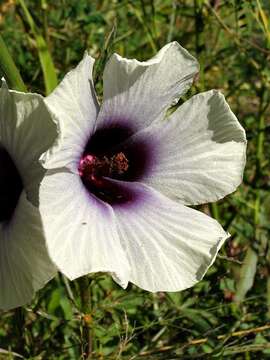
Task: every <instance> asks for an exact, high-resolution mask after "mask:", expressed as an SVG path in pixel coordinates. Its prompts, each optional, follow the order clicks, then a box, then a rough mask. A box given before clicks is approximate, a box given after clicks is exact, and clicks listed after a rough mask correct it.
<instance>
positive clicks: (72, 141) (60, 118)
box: [42, 53, 99, 169]
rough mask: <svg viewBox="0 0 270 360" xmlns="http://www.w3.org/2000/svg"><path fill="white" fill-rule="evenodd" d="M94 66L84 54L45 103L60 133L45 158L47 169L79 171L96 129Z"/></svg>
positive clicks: (96, 108)
mask: <svg viewBox="0 0 270 360" xmlns="http://www.w3.org/2000/svg"><path fill="white" fill-rule="evenodd" d="M93 64H94V59H93V58H91V57H90V56H89V55H88V54H87V53H85V55H84V58H83V60H82V61H81V62H80V63H79V65H78V66H77V67H76V68H75V69H73V70H71V71H70V72H69V73H68V74H67V75H66V76H65V78H64V79H63V81H62V82H61V83H60V85H59V86H58V87H57V88H56V89H55V90H54V92H53V93H52V94H51V95H50V96H49V97H47V98H46V100H45V102H46V104H47V105H48V108H49V109H50V111H51V113H52V116H53V119H54V121H55V123H56V124H57V127H58V128H59V130H60V137H59V139H58V141H57V142H56V144H55V145H54V147H52V148H51V149H50V151H48V152H47V153H46V155H45V156H43V157H42V163H43V165H44V167H46V168H57V167H62V166H69V167H70V168H73V169H74V168H76V165H77V162H76V160H77V161H79V158H80V155H81V152H82V151H83V147H84V146H85V142H86V141H87V139H88V138H89V136H90V134H91V132H92V130H93V128H94V126H95V123H96V117H97V113H98V109H99V106H98V103H97V99H96V95H95V91H94V87H93V82H92V68H93Z"/></svg>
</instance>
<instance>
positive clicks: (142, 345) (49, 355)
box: [0, 0, 270, 360]
mask: <svg viewBox="0 0 270 360" xmlns="http://www.w3.org/2000/svg"><path fill="white" fill-rule="evenodd" d="M269 16H270V3H269V1H268V0H265V1H263V0H227V1H226V0H220V1H219V0H214V1H210V0H194V1H193V0H152V1H151V0H134V1H126V0H122V1H120V0H118V1H117V0H92V1H87V0H17V1H15V0H1V1H0V30H1V34H2V37H3V39H4V41H5V43H6V46H7V48H8V50H9V51H10V53H11V55H12V57H13V59H14V61H15V62H16V65H17V67H18V68H19V70H20V73H21V76H22V78H23V80H24V82H25V84H26V86H27V89H28V90H29V91H34V92H39V93H43V94H44V95H45V94H47V93H49V92H50V91H51V90H52V89H53V88H54V87H55V85H56V84H57V82H58V81H59V80H60V79H61V78H62V77H63V76H64V74H65V73H66V72H67V71H68V70H69V69H71V68H72V67H74V66H75V65H76V64H77V63H78V62H79V61H80V59H81V58H82V56H83V52H84V50H85V49H88V50H89V51H90V53H91V54H92V56H94V57H96V58H97V59H98V61H97V64H96V68H95V80H96V86H97V90H98V93H99V95H101V94H102V84H101V80H102V69H103V66H104V63H105V61H106V58H107V57H108V56H109V55H110V54H111V53H112V52H114V51H116V52H118V53H120V54H121V55H123V56H126V57H131V58H132V57H136V58H137V59H140V60H142V59H147V58H149V57H151V56H152V55H154V54H155V53H156V51H157V49H159V48H160V47H162V46H163V45H164V44H166V43H167V42H169V41H171V40H177V41H178V42H179V43H180V44H181V45H182V46H184V47H185V48H187V49H188V50H189V51H190V52H191V53H192V54H193V55H195V56H196V57H197V58H198V59H199V61H200V65H201V72H200V77H199V79H198V80H197V82H196V84H195V85H194V86H193V88H192V90H191V91H190V92H189V93H188V95H187V96H186V98H188V97H190V96H191V95H192V94H194V93H197V92H200V91H204V90H208V89H212V88H217V89H220V90H221V91H222V92H223V93H224V95H225V96H226V98H227V101H228V102H229V104H230V105H231V107H232V109H233V111H234V112H235V114H236V115H237V117H238V119H239V121H240V122H241V123H242V125H243V126H244V127H245V129H246V131H247V137H248V140H249V143H248V157H247V158H248V161H247V166H246V171H245V177H244V182H243V184H242V186H241V187H240V188H239V189H238V191H237V192H235V193H234V194H232V195H231V196H227V197H226V198H225V199H224V200H222V201H220V202H219V203H217V204H214V205H209V206H203V207H201V210H203V211H205V212H207V213H211V214H212V216H214V217H216V218H217V219H218V220H219V221H220V222H221V223H222V225H223V226H224V227H225V229H227V230H228V231H229V232H230V233H231V234H232V236H231V239H230V240H229V241H227V243H226V245H225V246H224V247H223V249H222V250H221V252H220V255H219V257H218V258H217V261H216V262H215V264H214V265H213V266H212V267H211V268H210V270H209V271H208V273H207V275H206V277H205V278H204V280H203V281H201V282H200V283H198V284H197V285H196V286H195V287H193V288H192V289H189V290H186V291H183V292H180V293H157V294H151V293H148V292H145V291H142V290H140V289H138V288H136V287H135V286H131V285H130V286H129V288H128V289H127V290H126V291H124V290H122V289H121V288H120V287H119V286H117V285H116V284H115V283H114V282H113V281H112V280H111V278H110V277H109V276H107V275H105V274H97V275H95V276H92V277H91V278H89V279H86V280H83V281H84V283H83V284H82V282H80V281H79V282H73V283H69V282H68V281H67V280H66V279H65V278H64V277H63V276H61V275H59V276H58V277H57V278H56V279H54V280H53V281H51V282H50V283H49V284H48V285H47V286H46V287H45V288H44V289H42V290H41V291H40V292H39V293H38V294H37V296H36V298H35V299H34V300H33V302H32V303H31V304H29V306H26V307H24V308H22V309H17V310H14V311H8V312H2V313H1V312H0V359H17V358H23V359H36V360H38V359H46V360H47V359H49V360H51V359H52V360H54V359H60V360H64V359H75V360H77V359H80V358H86V357H87V355H86V354H87V352H89V353H91V355H90V356H89V358H91V359H193V358H194V359H197V358H206V359H212V358H213V359H222V358H226V359H227V358H228V359H255V358H258V359H266V358H270V277H269V274H270V265H269V260H270V249H269V234H270V192H269V189H270V163H269V162H270V120H269V103H270V67H269V61H270V20H269ZM9 83H10V84H11V85H13V86H17V87H18V88H20V86H21V88H22V84H20V83H18V82H17V83H16V81H15V82H14V81H13V79H9ZM229 170H230V169H228V171H229ZM82 286H85V288H87V289H89V291H90V292H91V299H92V300H91V304H90V305H89V306H88V307H87V309H86V308H84V305H83V304H82V303H81V300H80V299H81V297H80V289H81V288H82ZM88 333H89V335H90V341H89V344H90V348H89V349H88V345H87V344H86V343H85V339H86V336H85V335H86V334H87V335H88Z"/></svg>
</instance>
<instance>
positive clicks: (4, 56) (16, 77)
mask: <svg viewBox="0 0 270 360" xmlns="http://www.w3.org/2000/svg"><path fill="white" fill-rule="evenodd" d="M0 69H1V72H3V75H4V77H5V79H6V80H7V83H8V85H9V87H11V88H12V89H14V90H19V91H24V92H26V91H27V89H26V86H25V85H24V82H23V80H22V78H21V75H20V73H19V70H18V69H17V67H16V65H15V63H14V61H13V59H12V57H11V55H10V53H9V51H8V49H7V47H6V44H5V42H4V40H3V38H2V36H1V35H0Z"/></svg>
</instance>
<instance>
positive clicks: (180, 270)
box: [114, 183, 229, 292]
mask: <svg viewBox="0 0 270 360" xmlns="http://www.w3.org/2000/svg"><path fill="white" fill-rule="evenodd" d="M127 186H128V185H127ZM129 186H131V187H132V189H133V190H134V189H136V192H137V195H138V201H137V202H135V203H134V204H133V205H131V204H128V205H127V206H117V207H115V208H114V211H115V214H116V217H117V224H118V228H119V232H120V234H121V241H122V244H123V247H124V248H125V252H126V254H127V257H128V261H129V263H130V267H131V274H130V278H129V280H130V281H131V282H133V283H134V284H136V285H137V286H139V287H141V288H143V289H145V290H148V291H153V292H155V291H180V290H183V289H186V288H188V287H191V286H193V285H194V284H195V283H196V282H198V281H199V280H201V279H202V277H203V276H204V274H205V272H206V271H207V269H208V267H209V266H210V265H211V264H212V263H213V262H214V260H215V257H216V255H217V252H218V250H219V249H220V247H221V246H222V244H223V242H224V241H225V240H226V238H228V236H229V234H227V233H225V232H224V231H223V229H222V227H221V226H220V225H219V224H218V222H217V221H215V220H214V219H212V218H210V217H209V216H207V215H205V214H203V213H201V212H199V211H196V210H193V209H190V208H187V207H185V206H184V205H182V204H178V203H177V202H174V201H172V200H170V199H168V198H166V197H165V196H163V195H162V194H159V193H158V192H156V191H155V190H153V189H151V188H148V187H146V186H143V185H142V184H138V183H137V184H135V183H133V184H129Z"/></svg>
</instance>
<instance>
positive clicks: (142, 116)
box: [40, 42, 246, 291]
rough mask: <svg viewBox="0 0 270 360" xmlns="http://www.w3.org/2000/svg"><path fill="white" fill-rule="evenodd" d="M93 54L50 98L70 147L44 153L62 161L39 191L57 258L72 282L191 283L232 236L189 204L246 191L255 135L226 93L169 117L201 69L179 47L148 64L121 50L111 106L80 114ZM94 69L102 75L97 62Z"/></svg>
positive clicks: (108, 84) (108, 98)
mask: <svg viewBox="0 0 270 360" xmlns="http://www.w3.org/2000/svg"><path fill="white" fill-rule="evenodd" d="M84 61H85V59H84V60H83V62H82V63H81V64H80V65H79V67H77V69H75V70H74V71H73V72H71V73H69V74H68V75H67V76H66V78H65V79H64V80H63V82H62V85H60V88H59V90H58V89H56V90H55V92H54V93H53V94H52V95H50V97H49V99H48V101H47V105H48V107H49V108H50V111H51V112H52V114H53V115H54V116H55V117H56V118H57V117H58V122H59V124H60V131H61V127H62V128H63V129H64V131H63V132H62V136H61V137H60V139H58V142H59V143H60V142H61V144H60V145H61V146H58V145H57V146H55V147H54V148H53V151H52V152H51V153H49V154H48V153H47V154H45V156H43V159H45V162H44V164H45V166H46V167H49V168H50V167H54V168H55V169H54V170H51V171H49V172H48V173H47V176H46V177H45V179H44V180H43V182H42V185H41V195H40V199H41V207H40V209H41V213H42V219H43V222H44V229H45V232H46V235H47V242H48V248H49V251H50V255H51V257H52V258H53V261H54V262H55V264H56V265H57V266H58V268H59V269H60V270H61V271H62V272H63V273H64V274H66V275H67V276H68V277H69V278H71V279H74V278H76V277H79V276H81V275H84V274H88V273H90V272H97V271H106V272H110V273H113V274H114V278H115V279H116V280H117V281H118V283H120V284H121V285H122V286H124V287H125V286H126V285H127V283H128V281H130V282H133V283H134V284H136V285H138V286H140V287H141V288H143V289H146V290H149V291H161V290H163V291H178V290H183V289H185V288H188V287H190V286H192V285H194V284H195V283H196V282H197V281H199V280H200V279H201V278H202V277H203V275H204V274H205V272H206V271H207V269H208V267H209V266H210V265H211V264H212V263H213V261H214V259H215V257H216V254H217V252H218V250H219V248H220V247H221V245H222V244H223V242H224V241H225V239H226V238H227V237H228V236H229V235H228V234H227V233H226V232H225V231H224V230H223V229H222V228H221V226H220V225H219V224H218V223H217V222H216V221H215V220H213V219H211V218H210V217H208V216H206V215H205V214H203V213H201V212H198V211H196V210H193V209H190V208H187V207H185V205H188V204H201V203H205V202H209V201H214V200H217V199H220V198H222V197H224V196H225V195H226V194H229V193H231V192H232V191H234V190H235V189H236V187H237V186H238V185H239V183H240V182H241V180H242V174H243V168H244V165H245V148H246V138H245V132H244V130H243V129H242V127H241V125H240V124H239V123H238V121H237V119H236V117H235V116H234V114H233V113H232V112H231V110H230V108H229V106H228V104H227V103H226V101H225V100H224V97H223V95H221V94H220V93H219V92H217V91H209V92H206V93H203V94H200V95H196V96H194V97H192V98H191V99H190V100H189V101H187V102H186V103H184V105H182V106H181V107H179V108H178V109H177V110H176V111H175V112H173V113H171V115H170V116H167V110H168V108H170V106H171V105H172V104H173V103H175V101H176V100H178V99H179V97H180V96H181V95H182V94H184V93H185V92H186V91H187V89H188V88H189V87H190V86H191V84H192V82H193V79H194V77H195V75H196V74H197V72H198V63H197V62H196V60H195V59H194V58H193V57H192V56H191V55H190V54H189V53H188V52H187V51H186V50H184V49H183V48H182V47H181V46H180V45H179V44H177V43H176V42H174V43H171V44H168V45H166V46H165V47H163V48H162V49H161V50H160V51H159V53H158V54H157V55H156V56H155V57H154V58H152V59H150V60H148V61H145V62H138V61H137V60H127V59H123V58H121V57H120V56H118V55H113V56H112V58H111V59H110V60H109V62H108V63H107V65H106V67H105V71H104V99H103V100H104V101H103V104H102V105H101V108H100V111H99V112H98V114H97V111H98V110H96V113H95V111H94V112H93V106H92V105H91V106H90V105H89V108H88V112H89V113H87V111H86V112H85V116H81V115H80V113H79V109H78V105H79V104H80V103H79V102H78V99H81V101H83V102H84V101H86V100H85V99H86V97H85V96H86V94H87V92H86V91H83V89H84V86H83V87H82V89H80V88H79V89H78V86H79V85H78V78H77V76H79V78H80V76H81V74H82V72H81V71H80V70H79V69H81V66H82V64H86V63H84ZM85 66H86V68H87V67H88V73H91V71H92V63H88V64H86V65H85ZM84 73H85V70H84ZM70 74H73V75H72V76H71V75H70ZM75 74H76V76H75ZM82 83H83V84H84V82H83V80H82ZM63 84H68V87H67V88H65V87H63ZM71 94H73V95H72V96H71ZM88 94H89V92H88ZM94 103H95V97H93V94H92V93H91V94H89V104H94ZM73 108H74V109H76V111H75V112H74V111H72V109H73ZM82 108H83V109H84V110H85V109H86V108H85V107H84V106H83V107H82ZM67 109H70V111H67ZM96 109H97V108H96ZM68 112H69V115H68ZM94 113H95V114H96V115H97V118H96V122H95V123H94V125H93V121H94V120H93V119H94V116H93V114H94ZM56 114H58V115H57V116H56ZM66 115H67V116H66ZM61 124H62V125H61ZM65 129H69V131H68V132H66V131H65ZM66 134H68V135H69V136H68V137H67V136H66ZM86 134H87V135H86ZM52 164H53V165H52ZM63 189H65V191H64V192H63ZM52 209H53V210H52Z"/></svg>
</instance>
